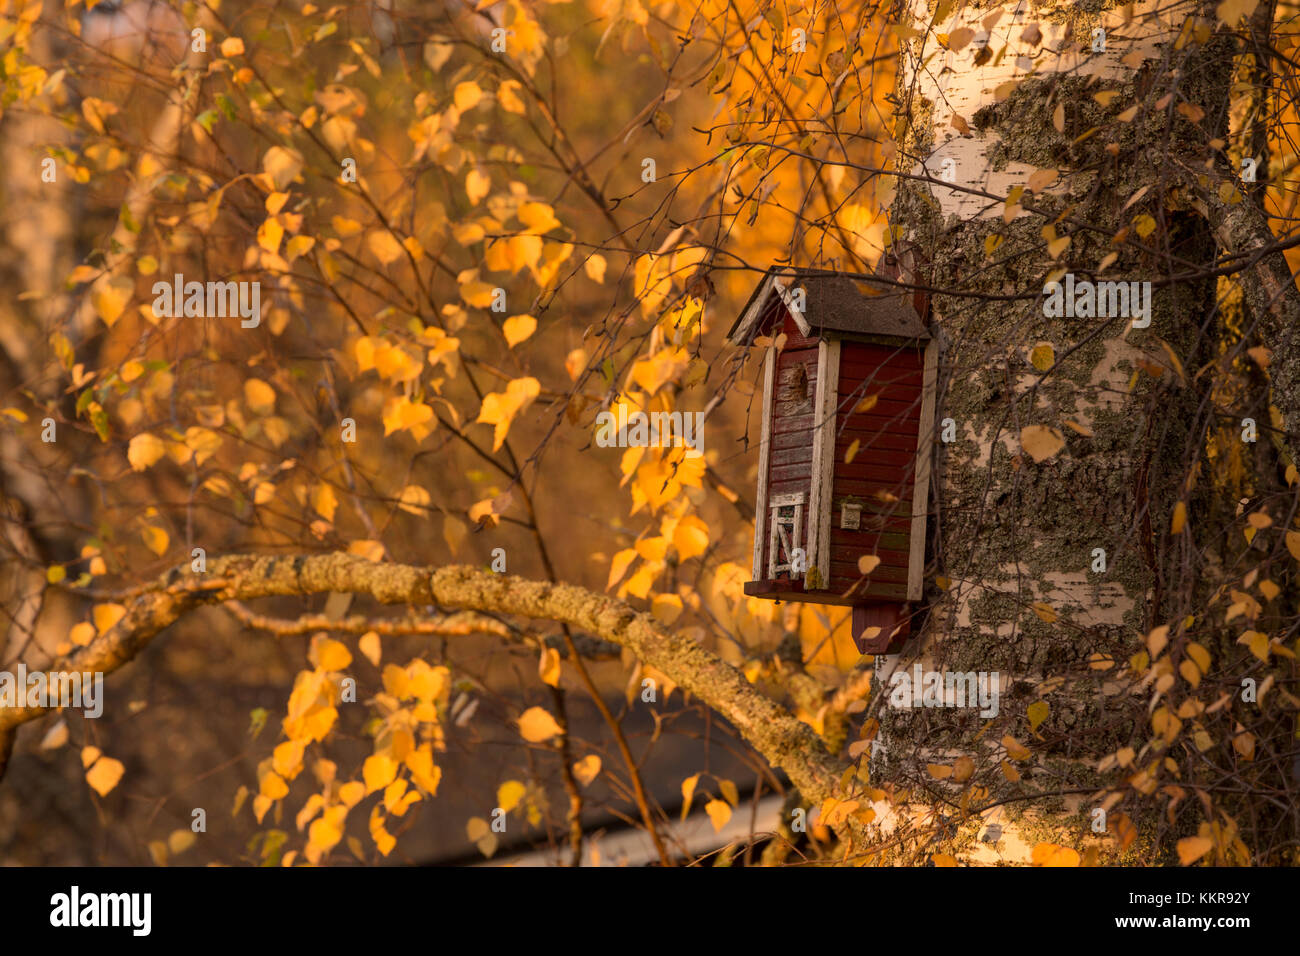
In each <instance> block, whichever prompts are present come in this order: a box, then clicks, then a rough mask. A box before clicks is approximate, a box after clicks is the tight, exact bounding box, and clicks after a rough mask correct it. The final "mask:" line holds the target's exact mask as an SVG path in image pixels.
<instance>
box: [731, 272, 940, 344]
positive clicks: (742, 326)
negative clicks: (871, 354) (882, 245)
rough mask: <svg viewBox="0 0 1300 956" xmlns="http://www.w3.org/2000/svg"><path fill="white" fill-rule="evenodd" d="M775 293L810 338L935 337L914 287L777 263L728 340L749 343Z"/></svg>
mask: <svg viewBox="0 0 1300 956" xmlns="http://www.w3.org/2000/svg"><path fill="white" fill-rule="evenodd" d="M798 288H802V289H803V290H804V310H803V312H802V313H800V312H799V311H798V310H796V309H795V308H794V307H793V306H794V299H793V296H792V295H791V292H792V290H794V289H798ZM775 296H779V297H780V298H781V299H782V300H783V301H784V302H785V304H786V307H787V308H788V309H789V310H790V313H791V315H792V316H793V317H794V320H795V322H796V323H797V324H798V326H799V328H800V331H802V332H803V334H804V335H805V336H807V335H812V334H818V335H820V334H821V333H822V332H842V333H848V334H857V335H873V336H882V337H886V338H890V339H905V340H918V339H922V340H923V339H928V338H929V337H930V335H929V333H928V332H927V331H926V328H925V323H924V322H922V321H921V317H920V316H919V315H917V313H916V309H915V308H914V307H913V305H912V290H910V289H906V288H902V287H901V286H898V285H893V284H890V283H888V282H882V281H880V280H878V279H860V278H855V277H851V276H846V275H844V274H843V273H839V272H833V271H830V270H826V269H805V268H799V267H795V266H773V267H772V268H770V269H768V270H767V275H765V276H764V277H763V279H762V281H760V282H759V283H758V285H757V286H756V287H755V289H754V292H753V294H752V295H751V296H750V297H749V301H747V302H746V303H745V305H744V308H742V309H741V310H740V315H739V316H738V317H737V318H736V322H735V324H734V325H732V327H731V331H729V332H728V333H727V338H728V339H729V340H730V341H732V342H735V343H736V344H738V345H748V344H749V343H750V342H751V341H752V340H753V338H754V335H755V334H756V333H757V331H758V328H759V326H760V324H761V319H762V317H763V316H764V315H765V314H766V311H767V307H768V305H769V303H770V302H771V300H772V298H773V297H775Z"/></svg>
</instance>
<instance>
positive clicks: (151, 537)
mask: <svg viewBox="0 0 1300 956" xmlns="http://www.w3.org/2000/svg"><path fill="white" fill-rule="evenodd" d="M140 537H141V538H142V539H144V546H145V547H146V548H148V549H149V550H150V551H152V552H153V553H154V554H156V555H158V557H160V558H161V557H162V556H163V555H164V554H166V553H167V545H168V544H170V543H171V538H169V537H168V535H167V532H166V531H164V530H163V529H162V528H159V527H157V526H156V525H151V524H149V525H145V526H144V528H143V529H142V530H141V531H140Z"/></svg>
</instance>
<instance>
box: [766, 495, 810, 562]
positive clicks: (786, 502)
mask: <svg viewBox="0 0 1300 956" xmlns="http://www.w3.org/2000/svg"><path fill="white" fill-rule="evenodd" d="M807 503H808V496H807V495H806V494H804V493H803V492H802V491H796V492H794V493H793V494H787V495H777V496H776V497H774V498H773V499H772V505H771V509H770V510H771V530H770V532H769V533H768V538H767V580H769V581H775V580H776V576H777V575H778V574H779V573H780V572H782V571H789V572H790V575H791V576H793V575H794V574H795V560H794V552H795V549H796V548H800V547H802V546H803V509H804V505H806V504H807ZM782 508H791V509H793V511H792V513H791V515H790V520H789V522H788V525H787V522H786V521H785V520H784V519H783V517H782V515H781V509H782ZM782 545H784V546H785V556H786V560H787V561H788V563H787V564H778V563H777V561H778V558H779V557H780V554H781V546H782Z"/></svg>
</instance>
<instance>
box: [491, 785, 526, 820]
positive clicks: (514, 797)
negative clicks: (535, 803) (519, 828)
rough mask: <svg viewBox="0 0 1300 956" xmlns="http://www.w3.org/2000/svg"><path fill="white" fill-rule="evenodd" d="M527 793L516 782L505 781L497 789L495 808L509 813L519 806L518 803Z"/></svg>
mask: <svg viewBox="0 0 1300 956" xmlns="http://www.w3.org/2000/svg"><path fill="white" fill-rule="evenodd" d="M527 792H528V788H527V787H525V786H524V785H523V784H522V783H520V782H519V781H518V780H507V781H506V782H505V783H503V784H501V786H499V787H498V788H497V807H498V808H499V809H501V810H504V811H505V812H506V813H509V812H510V811H511V810H513V809H514V808H515V807H517V806H519V801H520V800H522V799H523V798H524V794H526V793H527Z"/></svg>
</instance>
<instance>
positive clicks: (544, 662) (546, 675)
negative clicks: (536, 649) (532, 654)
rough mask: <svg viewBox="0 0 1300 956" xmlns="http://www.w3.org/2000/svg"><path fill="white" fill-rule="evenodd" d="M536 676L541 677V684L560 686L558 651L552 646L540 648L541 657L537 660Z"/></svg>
mask: <svg viewBox="0 0 1300 956" xmlns="http://www.w3.org/2000/svg"><path fill="white" fill-rule="evenodd" d="M537 676H538V677H540V678H541V679H542V683H543V684H550V685H551V686H552V687H559V686H560V652H559V651H557V650H556V649H555V648H553V647H544V648H542V654H541V657H540V658H539V659H538V661H537Z"/></svg>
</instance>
